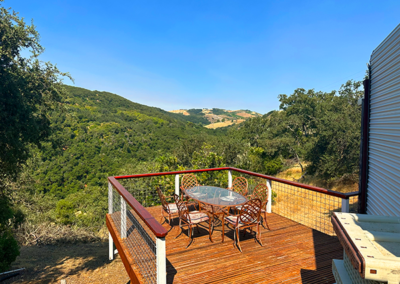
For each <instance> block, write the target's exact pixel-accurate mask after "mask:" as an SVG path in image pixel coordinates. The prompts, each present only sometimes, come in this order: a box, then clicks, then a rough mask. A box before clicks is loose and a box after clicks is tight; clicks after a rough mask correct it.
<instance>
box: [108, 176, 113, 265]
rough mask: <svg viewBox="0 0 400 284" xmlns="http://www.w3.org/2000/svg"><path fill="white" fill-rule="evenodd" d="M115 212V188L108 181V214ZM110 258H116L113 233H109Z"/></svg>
mask: <svg viewBox="0 0 400 284" xmlns="http://www.w3.org/2000/svg"><path fill="white" fill-rule="evenodd" d="M112 213H114V212H113V188H112V184H111V183H110V182H109V183H108V214H110V215H111V214H112ZM108 258H109V259H110V260H113V259H114V242H113V239H112V237H111V234H110V233H108Z"/></svg>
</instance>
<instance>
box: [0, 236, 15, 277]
mask: <svg viewBox="0 0 400 284" xmlns="http://www.w3.org/2000/svg"><path fill="white" fill-rule="evenodd" d="M18 255H19V249H18V243H17V241H16V240H15V239H14V236H13V234H12V232H11V230H0V271H2V272H3V271H7V270H9V269H10V264H11V263H12V262H13V261H15V259H16V258H17V256H18Z"/></svg>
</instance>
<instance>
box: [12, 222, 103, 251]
mask: <svg viewBox="0 0 400 284" xmlns="http://www.w3.org/2000/svg"><path fill="white" fill-rule="evenodd" d="M15 235H16V238H17V240H18V242H19V244H20V245H23V246H31V245H39V246H40V245H54V244H67V243H70V244H74V243H88V242H98V241H104V240H106V239H107V238H108V234H107V229H106V227H105V226H104V227H103V228H101V229H100V230H99V231H98V232H91V231H89V230H85V229H83V228H76V227H70V226H65V225H58V224H54V223H49V222H44V223H40V224H36V225H34V224H32V223H30V222H25V223H23V224H22V225H21V227H20V228H18V229H17V230H16V232H15Z"/></svg>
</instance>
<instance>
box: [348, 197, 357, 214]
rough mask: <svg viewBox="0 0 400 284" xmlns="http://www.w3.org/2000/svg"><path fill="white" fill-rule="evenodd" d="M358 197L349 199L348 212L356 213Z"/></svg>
mask: <svg viewBox="0 0 400 284" xmlns="http://www.w3.org/2000/svg"><path fill="white" fill-rule="evenodd" d="M358 197H359V195H355V196H350V197H349V212H350V213H358Z"/></svg>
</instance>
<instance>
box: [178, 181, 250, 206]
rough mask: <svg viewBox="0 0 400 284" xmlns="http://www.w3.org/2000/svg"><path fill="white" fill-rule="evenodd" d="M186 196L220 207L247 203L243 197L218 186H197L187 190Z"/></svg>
mask: <svg viewBox="0 0 400 284" xmlns="http://www.w3.org/2000/svg"><path fill="white" fill-rule="evenodd" d="M185 194H186V195H187V196H189V197H190V198H192V199H194V200H196V201H198V202H200V203H203V204H207V205H211V206H219V207H231V206H232V207H233V206H239V205H242V204H244V203H246V201H247V198H246V197H244V196H243V195H241V194H239V193H237V192H234V191H232V190H229V189H226V188H221V187H217V186H208V185H205V186H195V187H192V188H189V189H186V190H185Z"/></svg>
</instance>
